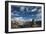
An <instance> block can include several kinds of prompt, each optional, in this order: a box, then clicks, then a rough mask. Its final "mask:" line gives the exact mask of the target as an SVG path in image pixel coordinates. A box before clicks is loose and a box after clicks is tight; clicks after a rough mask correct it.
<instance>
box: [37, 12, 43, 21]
mask: <svg viewBox="0 0 46 34" xmlns="http://www.w3.org/2000/svg"><path fill="white" fill-rule="evenodd" d="M41 18H42V15H41V13H39V14H37V15H36V21H41Z"/></svg>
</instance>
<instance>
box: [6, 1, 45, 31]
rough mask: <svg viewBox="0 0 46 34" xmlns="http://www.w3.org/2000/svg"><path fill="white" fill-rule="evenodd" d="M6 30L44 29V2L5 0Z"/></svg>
mask: <svg viewBox="0 0 46 34" xmlns="http://www.w3.org/2000/svg"><path fill="white" fill-rule="evenodd" d="M6 5H8V6H6V7H7V8H8V9H7V10H6V9H5V10H6V11H8V23H6V24H7V25H6V26H7V29H8V30H7V32H26V31H42V30H43V31H44V25H45V24H44V16H45V15H44V10H45V9H44V3H35V2H34V3H33V2H32V3H31V2H29V3H28V2H25V3H24V2H17V1H15V2H14V1H13V2H12V1H11V2H6Z"/></svg>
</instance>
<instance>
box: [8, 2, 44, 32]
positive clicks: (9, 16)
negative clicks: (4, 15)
mask: <svg viewBox="0 0 46 34" xmlns="http://www.w3.org/2000/svg"><path fill="white" fill-rule="evenodd" d="M11 5H24V6H41V7H42V27H40V28H39V27H38V28H20V29H11ZM43 7H44V6H43V5H41V4H25V3H9V5H8V11H9V13H8V31H9V32H14V31H15V32H16V31H32V30H43V28H44V17H43V16H44V15H43V14H44V10H43V9H44V8H43Z"/></svg>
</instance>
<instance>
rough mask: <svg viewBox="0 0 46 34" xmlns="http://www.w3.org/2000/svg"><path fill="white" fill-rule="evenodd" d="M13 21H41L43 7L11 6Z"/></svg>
mask: <svg viewBox="0 0 46 34" xmlns="http://www.w3.org/2000/svg"><path fill="white" fill-rule="evenodd" d="M11 19H15V20H21V21H29V20H30V21H32V19H36V20H41V6H23V5H11Z"/></svg>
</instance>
